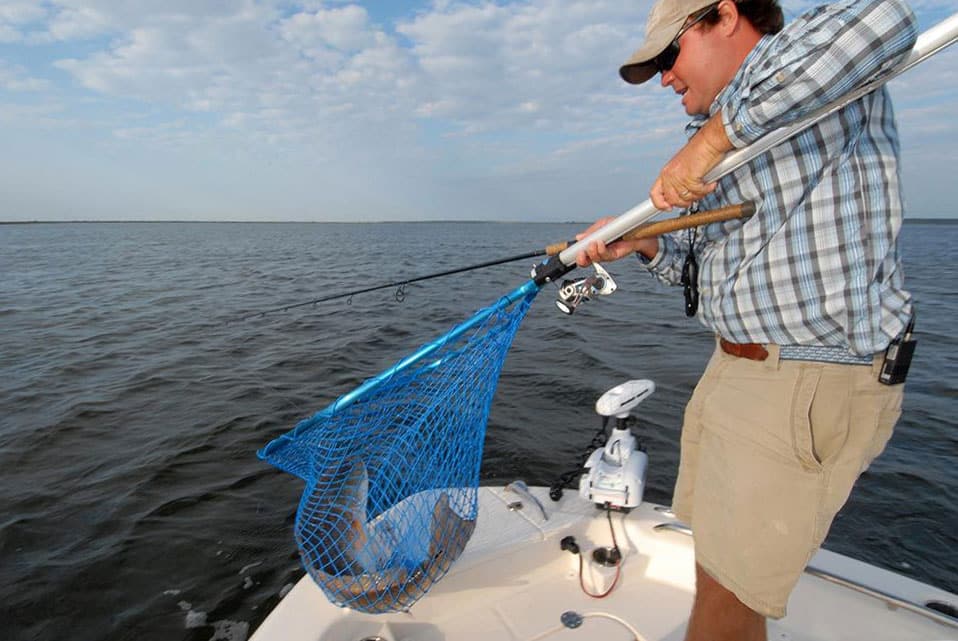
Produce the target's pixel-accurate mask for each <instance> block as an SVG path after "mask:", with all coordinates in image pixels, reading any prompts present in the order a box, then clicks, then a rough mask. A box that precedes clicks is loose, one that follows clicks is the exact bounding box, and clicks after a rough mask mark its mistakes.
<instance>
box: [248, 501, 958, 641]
mask: <svg viewBox="0 0 958 641" xmlns="http://www.w3.org/2000/svg"><path fill="white" fill-rule="evenodd" d="M532 492H533V494H534V495H535V496H537V497H538V498H539V500H540V501H541V503H542V505H543V506H544V507H545V509H546V511H547V513H548V515H549V518H548V520H544V519H543V518H542V516H541V513H540V512H539V509H538V508H537V507H536V506H535V505H534V504H532V503H530V502H529V501H528V500H523V499H521V498H520V497H519V496H517V495H516V494H514V493H512V492H508V491H505V490H504V489H503V488H501V487H491V488H482V490H481V491H480V498H479V500H480V512H479V520H478V523H477V527H476V531H475V534H474V535H473V537H472V539H471V540H470V542H469V545H468V547H467V548H466V550H465V552H464V553H463V555H462V557H461V558H460V559H459V560H458V561H457V562H456V564H455V565H453V567H452V569H451V570H450V572H449V574H448V575H447V576H446V577H445V578H443V579H442V580H441V581H439V582H438V583H437V584H436V585H435V586H433V588H432V590H431V591H430V592H429V594H427V595H426V597H424V598H423V599H422V600H421V601H420V602H419V603H417V604H416V605H414V606H413V608H412V609H411V610H410V612H408V613H400V614H390V615H375V616H374V615H365V614H360V613H357V612H353V611H350V610H345V609H341V608H337V607H335V606H332V605H330V604H329V603H328V602H327V600H326V598H325V596H324V595H323V593H322V592H321V591H320V589H319V588H318V587H317V586H316V585H315V584H314V583H313V582H312V580H311V579H310V578H309V577H308V576H306V577H304V578H303V579H302V580H301V581H300V582H299V583H297V584H296V586H295V587H294V588H293V589H292V590H291V591H290V593H289V594H288V595H286V597H285V598H284V599H283V600H282V601H281V602H280V603H279V604H278V605H277V606H276V608H275V609H274V610H273V612H272V613H271V614H270V616H269V617H268V618H267V619H266V620H265V621H264V622H263V624H262V625H261V626H260V628H259V629H258V630H257V631H256V633H255V634H254V635H253V637H252V641H273V640H276V641H279V640H282V641H300V640H302V641H306V640H309V641H320V640H321V641H473V640H476V641H479V640H481V641H498V640H502V641H519V640H521V641H533V640H548V641H566V640H567V641H573V640H580V641H593V640H596V639H602V640H603V641H618V640H622V641H626V640H631V639H636V638H638V639H640V640H644V641H653V640H654V641H681V640H682V638H683V636H684V634H685V624H686V619H687V617H688V613H689V608H690V606H691V602H692V593H693V589H694V560H693V559H694V557H693V547H692V538H691V537H690V536H688V534H687V533H683V531H682V530H683V528H682V526H681V524H678V523H677V522H675V520H674V519H672V518H671V516H670V515H669V514H668V512H667V511H666V510H663V509H661V508H657V507H655V506H653V505H650V504H643V505H642V506H640V507H639V508H637V509H635V510H633V511H632V512H631V513H630V514H628V515H622V514H613V517H612V521H613V524H614V525H615V529H616V536H617V537H618V544H619V547H620V549H621V551H622V554H623V563H622V568H621V577H620V578H619V581H618V584H617V585H616V587H615V589H614V590H613V591H612V592H611V594H610V595H609V596H608V597H606V598H604V599H595V598H592V597H589V596H587V595H586V594H584V593H583V591H582V589H581V588H580V585H579V565H578V559H577V557H575V556H574V555H572V554H571V553H569V552H566V551H563V550H561V549H560V546H559V542H560V540H561V539H562V538H563V537H565V536H567V535H573V536H574V537H575V538H576V541H577V542H578V544H579V546H580V547H581V549H582V552H583V554H584V555H585V559H586V560H587V561H589V560H590V559H591V552H592V550H593V549H594V548H596V547H607V546H611V544H612V540H611V537H610V533H609V525H608V521H607V519H606V516H605V513H604V512H602V511H600V510H598V509H596V508H595V506H593V505H591V504H589V503H586V502H585V501H583V500H582V499H580V498H579V496H578V495H577V494H576V493H575V492H574V491H571V490H570V491H566V493H565V497H563V499H562V500H561V501H560V502H558V503H554V502H552V501H551V500H549V498H548V492H547V490H546V489H545V488H532ZM516 501H521V502H522V503H523V506H522V508H521V509H510V508H509V505H510V504H512V503H515V502H516ZM656 526H658V527H656ZM585 567H586V571H585V586H586V587H587V588H588V589H589V590H590V591H592V592H602V591H604V590H605V588H606V587H607V586H608V585H610V583H611V580H612V578H613V576H614V574H615V570H614V569H611V568H601V567H600V566H598V565H597V564H595V563H592V562H587V563H586V564H585ZM810 568H811V571H810V572H808V573H806V574H805V575H804V576H803V577H802V580H801V581H800V583H799V585H798V587H797V588H796V590H795V592H794V594H793V595H792V598H791V601H790V602H789V606H788V616H787V617H786V618H785V619H782V620H781V621H770V622H769V634H768V638H769V640H770V641H813V640H815V641H818V640H823V641H824V640H829V641H833V640H849V641H851V640H855V641H860V640H861V641H864V640H868V641H884V640H888V641H906V640H907V641H944V640H950V641H958V621H956V620H954V619H950V618H949V617H946V616H944V615H940V614H938V613H937V612H935V611H934V610H927V609H925V608H922V607H921V604H925V603H928V602H930V601H938V602H944V603H949V604H951V605H952V606H956V605H958V598H956V597H955V595H952V594H949V593H947V592H943V591H941V590H937V589H935V588H932V587H930V586H927V585H924V584H921V583H919V582H916V581H913V580H910V579H907V578H904V577H901V576H899V575H896V574H894V573H891V572H887V571H885V570H881V569H878V568H875V567H873V566H869V565H866V564H863V563H860V562H858V561H854V560H852V559H849V558H847V557H843V556H841V555H837V554H834V553H830V552H827V551H824V550H823V551H821V552H819V553H818V554H817V555H816V556H815V558H814V559H813V561H812V563H811V566H810ZM816 571H819V572H824V573H826V574H828V575H833V576H832V578H822V577H821V576H817V575H816V574H815V572H816ZM834 576H837V577H842V578H844V579H845V580H847V581H850V582H851V583H855V584H861V585H864V586H867V588H868V589H870V590H873V591H877V592H879V593H883V594H884V595H886V596H887V597H889V598H883V597H881V596H878V595H876V594H868V593H866V592H863V591H861V590H860V589H856V588H854V587H849V586H848V585H846V584H840V583H836V581H835V579H834ZM896 603H897V604H896ZM908 603H913V604H918V607H914V606H909V605H908ZM570 611H572V612H575V613H578V614H580V615H584V616H585V618H584V620H583V621H582V622H581V625H580V626H579V627H576V628H569V627H566V626H565V625H564V624H563V623H562V621H561V619H560V617H562V615H563V613H566V612H570Z"/></svg>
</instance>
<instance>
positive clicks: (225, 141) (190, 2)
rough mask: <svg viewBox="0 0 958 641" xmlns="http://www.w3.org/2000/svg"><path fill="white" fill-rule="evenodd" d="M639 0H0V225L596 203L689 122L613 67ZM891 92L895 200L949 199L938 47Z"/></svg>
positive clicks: (957, 93) (629, 186)
mask: <svg viewBox="0 0 958 641" xmlns="http://www.w3.org/2000/svg"><path fill="white" fill-rule="evenodd" d="M814 4H817V3H812V2H810V1H808V0H797V1H795V0H787V1H786V2H784V3H783V6H784V8H785V14H786V19H788V18H791V17H795V16H796V15H798V14H799V13H801V12H802V11H803V10H805V9H806V8H809V7H811V6H814ZM650 6H651V2H650V1H649V0H633V1H623V0H515V1H510V0H500V1H499V2H494V3H493V2H483V1H477V2H472V1H470V2H458V1H453V0H433V1H432V2H421V1H418V0H408V1H405V2H399V1H391V2H387V1H384V0H377V1H370V2H349V1H341V0H328V1H322V0H256V1H251V0H123V1H117V0H0V221H28V220H41V221H45V220H237V221H254V220H255V221H384V220H500V221H542V222H546V221H592V220H595V219H596V218H598V217H600V216H605V215H617V214H619V213H622V212H623V211H626V210H628V209H629V208H631V207H632V206H634V205H636V204H638V203H640V202H642V201H644V200H645V199H646V198H647V197H648V190H649V187H650V186H651V184H652V182H653V180H654V179H655V176H656V175H657V172H658V169H659V168H660V167H661V165H662V164H663V163H664V162H665V161H666V160H668V158H670V157H671V155H672V154H673V153H674V152H675V151H677V150H678V149H679V148H680V147H681V145H682V144H683V139H684V135H683V133H682V132H683V125H684V124H685V122H686V120H687V117H686V116H685V114H684V112H683V110H682V108H681V105H680V103H679V97H678V96H676V95H675V94H674V93H673V92H672V91H671V90H667V89H663V88H662V87H660V86H659V85H658V82H657V79H656V81H654V82H649V83H646V84H645V85H641V86H639V87H634V86H631V85H628V84H626V83H624V82H622V81H621V80H620V79H619V76H618V68H619V65H620V64H621V63H622V62H624V61H625V59H626V58H627V57H628V56H629V55H630V53H631V52H632V51H633V50H634V49H635V48H636V46H638V44H639V41H640V40H641V35H642V33H643V31H644V24H645V18H646V15H647V13H648V10H649V7H650ZM912 7H913V8H914V9H915V12H916V14H917V16H918V19H919V26H920V29H921V30H922V31H924V30H925V29H927V28H929V27H930V26H932V25H934V24H935V23H937V22H938V21H940V20H942V19H943V18H945V17H947V16H948V15H951V14H952V13H954V12H956V11H958V0H915V1H914V2H913V3H912ZM890 87H891V91H892V96H893V98H894V101H895V109H896V114H897V116H898V124H899V131H900V135H901V141H902V158H903V164H902V175H903V182H904V192H905V203H906V212H907V213H906V216H907V217H954V216H956V215H958V214H956V209H958V206H956V204H955V203H956V201H958V179H956V175H958V174H956V168H958V118H955V117H954V113H955V111H956V108H958V46H953V47H951V48H950V49H947V50H945V51H944V52H942V53H940V54H938V55H937V56H936V57H935V58H933V59H932V60H930V61H928V62H926V63H924V64H922V65H920V66H919V67H917V68H915V69H913V70H911V71H910V72H908V73H907V74H906V75H904V76H902V77H900V78H899V79H896V80H894V81H892V83H891V85H890Z"/></svg>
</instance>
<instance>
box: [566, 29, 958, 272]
mask: <svg viewBox="0 0 958 641" xmlns="http://www.w3.org/2000/svg"><path fill="white" fill-rule="evenodd" d="M956 40H958V13H955V14H952V15H951V16H949V17H948V18H945V19H944V20H942V21H941V22H939V23H938V24H937V25H935V26H934V27H931V28H930V29H928V30H926V31H925V32H924V33H922V34H921V35H919V36H918V40H917V41H916V42H915V46H914V47H913V48H912V50H911V53H909V54H908V55H907V56H905V57H904V58H903V59H902V60H901V61H900V62H899V63H898V64H897V65H896V66H895V67H893V68H892V69H891V70H889V71H888V72H887V73H884V74H882V76H881V77H879V78H876V79H875V80H873V81H872V82H869V83H867V84H865V85H863V86H862V87H860V88H859V89H856V90H853V91H851V92H850V93H848V94H846V95H845V96H843V97H841V98H839V99H838V100H836V101H835V102H833V103H832V104H830V105H827V106H825V107H823V108H822V109H820V110H818V111H815V112H812V113H811V114H809V115H808V116H807V117H805V118H803V119H801V120H798V121H796V122H794V123H792V124H791V125H788V126H785V127H783V128H781V129H776V130H775V131H772V132H770V133H769V134H767V135H766V136H763V137H762V138H759V139H758V140H757V141H755V142H754V143H752V144H751V145H749V146H747V147H743V148H741V149H737V150H735V151H733V152H731V153H729V154H726V155H725V157H724V158H723V159H722V161H721V162H719V164H718V165H716V166H715V167H713V168H712V171H710V172H708V173H707V174H706V175H705V177H704V178H703V182H706V183H710V182H715V181H716V180H718V179H719V178H722V177H723V176H725V175H726V174H729V173H731V172H733V171H735V170H736V169H738V168H739V167H741V166H742V165H745V164H747V163H749V162H751V161H752V160H753V159H754V158H756V157H758V156H759V155H761V154H763V153H765V152H766V151H768V150H769V149H771V148H772V147H774V146H775V145H777V144H779V143H780V142H782V141H783V140H786V139H788V138H790V137H792V136H793V135H795V134H796V133H798V132H799V131H802V130H804V129H807V128H808V127H810V126H812V125H813V124H815V123H816V122H818V121H819V120H821V119H822V118H824V117H825V116H827V115H829V114H830V113H832V112H834V111H836V110H838V109H841V108H842V107H844V106H845V105H847V104H848V103H850V102H852V101H854V100H858V99H859V98H860V97H862V96H863V95H865V94H866V93H868V92H871V91H874V90H875V89H877V88H878V87H880V86H882V85H883V84H885V83H886V82H888V81H889V80H891V79H892V78H894V77H896V76H898V75H900V74H901V73H903V72H905V71H907V70H908V69H911V68H912V67H914V66H915V65H917V64H919V63H920V62H922V61H924V60H926V59H928V58H930V57H931V56H933V55H935V54H936V53H938V52H939V51H941V50H942V49H945V48H946V47H948V46H949V45H952V44H954V42H955V41H956ZM658 213H659V210H658V209H656V207H655V205H653V204H652V201H651V200H646V201H645V202H643V203H640V204H638V205H636V206H635V207H633V208H632V209H630V210H628V211H627V212H625V213H624V214H621V215H620V216H619V217H618V218H616V219H615V220H613V221H612V222H610V223H609V224H608V225H605V226H604V227H601V228H599V229H597V230H595V231H594V232H592V233H591V234H589V235H588V236H586V237H585V238H583V239H582V240H580V241H579V242H577V243H575V244H574V245H572V246H571V247H567V248H566V249H564V250H562V252H560V253H559V254H558V256H557V258H558V261H559V262H560V263H561V264H562V265H564V266H565V268H566V269H571V268H573V267H574V266H575V258H576V256H577V255H578V254H579V252H581V251H585V249H586V248H587V247H588V246H589V245H590V244H591V243H594V242H596V241H599V240H601V241H603V242H605V243H610V242H612V241H614V240H616V239H618V238H621V237H622V236H623V235H625V234H626V233H628V232H629V231H631V230H632V229H635V228H636V227H638V226H639V225H641V224H642V223H644V222H646V221H647V220H649V219H651V218H652V217H654V216H655V215H656V214H658ZM554 267H555V268H556V269H554V271H555V272H556V273H558V272H560V271H561V269H557V268H558V267H559V266H558V265H556V266H554ZM550 278H551V274H550Z"/></svg>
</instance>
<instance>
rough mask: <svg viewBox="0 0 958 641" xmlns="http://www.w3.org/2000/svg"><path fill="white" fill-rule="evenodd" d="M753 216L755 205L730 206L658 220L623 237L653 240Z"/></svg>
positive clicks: (625, 238) (640, 226) (641, 226)
mask: <svg viewBox="0 0 958 641" xmlns="http://www.w3.org/2000/svg"><path fill="white" fill-rule="evenodd" d="M753 215H755V204H754V203H742V204H740V205H729V206H728V207H720V208H718V209H710V210H709V211H700V212H698V213H695V214H688V215H686V216H678V217H677V218H669V219H668V220H657V221H655V222H654V223H645V224H644V225H639V226H638V227H636V228H635V229H633V230H632V231H630V232H628V233H626V234H625V235H624V236H623V237H622V240H639V239H641V238H652V237H654V236H661V235H662V234H667V233H669V232H673V231H679V230H680V229H689V228H690V227H699V226H701V225H709V224H711V223H721V222H725V221H726V220H734V219H736V218H751V217H752V216H753Z"/></svg>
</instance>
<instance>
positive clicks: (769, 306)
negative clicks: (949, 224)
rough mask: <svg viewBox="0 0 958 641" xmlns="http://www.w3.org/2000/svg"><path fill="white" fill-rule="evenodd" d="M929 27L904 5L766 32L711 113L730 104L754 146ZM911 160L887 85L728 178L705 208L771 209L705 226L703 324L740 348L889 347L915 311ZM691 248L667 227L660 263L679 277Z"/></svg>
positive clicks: (887, 60)
mask: <svg viewBox="0 0 958 641" xmlns="http://www.w3.org/2000/svg"><path fill="white" fill-rule="evenodd" d="M916 35H917V29H916V21H915V17H914V14H913V13H912V12H911V9H909V7H908V6H907V5H906V4H905V3H904V2H902V1H901V0H870V1H861V0H856V1H845V2H839V3H836V4H832V5H827V6H824V7H820V8H817V9H814V10H812V11H810V12H808V13H806V14H804V15H803V16H801V17H800V18H798V19H796V20H795V21H794V22H792V23H791V24H789V25H788V26H787V27H786V28H785V29H783V30H782V31H781V32H780V33H778V34H776V35H766V36H764V37H763V38H762V39H761V40H760V41H759V43H758V44H757V45H756V46H755V48H754V49H753V50H752V51H751V52H750V53H749V55H748V57H747V58H746V59H745V61H744V62H743V64H742V66H741V68H740V69H739V70H738V73H737V75H736V76H735V78H734V79H733V80H732V81H731V83H729V85H728V86H727V87H726V88H725V89H724V90H723V91H722V92H721V93H720V94H719V96H718V97H717V98H716V100H715V101H714V103H713V104H712V106H711V114H714V113H716V112H717V111H719V110H721V112H722V119H723V123H724V125H725V130H726V133H727V134H728V136H729V139H730V140H731V142H732V144H733V145H734V146H735V147H743V146H745V145H748V144H749V143H752V142H754V141H755V140H757V139H758V138H760V137H762V136H763V135H764V134H766V133H768V132H769V131H772V130H774V129H777V128H779V127H781V126H783V125H786V124H788V123H790V122H792V121H794V120H796V119H798V118H801V117H802V116H804V115H806V114H808V113H809V112H811V111H813V110H815V109H817V108H819V107H821V106H823V105H825V104H828V103H830V102H832V101H834V100H836V99H838V98H840V97H841V96H842V95H844V94H846V93H847V92H848V91H849V90H850V89H852V88H854V87H856V86H859V85H861V84H862V83H863V82H865V81H867V80H870V79H871V78H872V77H874V76H875V75H876V74H880V73H882V71H883V70H886V69H888V68H889V67H891V66H893V65H894V64H895V63H896V62H898V61H899V60H900V59H901V58H902V57H903V56H904V55H905V54H907V53H908V52H909V51H910V49H911V47H912V46H913V45H914V43H915V39H916ZM704 123H705V117H704V116H703V117H699V118H697V119H696V120H694V121H693V122H692V123H690V124H689V125H688V127H687V132H688V133H689V135H690V136H691V135H693V134H694V133H695V132H696V131H698V128H699V127H701V126H702V125H703V124H704ZM898 159H899V145H898V133H897V130H896V127H895V119H894V114H893V113H892V106H891V101H890V99H889V96H888V93H887V91H886V90H885V89H884V88H882V89H880V90H878V91H875V92H873V93H871V94H869V95H868V96H865V97H863V98H861V99H859V100H856V101H855V102H853V103H851V104H849V105H848V106H846V107H844V108H842V109H841V110H839V111H837V112H835V113H833V114H831V115H830V116H828V117H826V118H825V119H824V120H822V121H820V122H819V123H818V124H816V125H814V126H813V127H811V128H809V129H806V130H805V131H804V132H802V133H800V134H798V135H797V136H795V137H793V138H792V139H791V140H789V141H786V142H783V143H781V144H779V145H778V146H776V147H775V148H774V149H772V150H770V151H768V152H766V153H765V154H763V155H761V156H760V157H759V158H757V159H755V160H753V161H752V162H751V163H749V164H748V165H746V166H745V167H742V168H740V169H738V170H736V171H734V172H733V173H731V174H729V175H728V176H726V177H724V178H723V179H721V180H720V181H719V183H718V187H717V188H716V190H715V191H714V192H713V193H711V194H709V195H708V196H706V197H705V198H703V199H702V200H701V202H700V203H699V205H700V208H701V209H706V210H707V209H713V208H715V207H720V206H723V205H727V204H730V203H741V202H746V201H751V202H754V203H755V205H756V207H757V212H756V215H755V216H753V217H752V218H751V219H750V220H748V221H746V222H744V223H742V222H740V221H734V222H727V223H716V224H713V225H709V226H708V227H706V228H704V229H700V230H699V232H698V237H697V241H696V242H695V254H696V257H697V259H698V261H699V264H700V271H699V288H700V292H701V302H700V307H699V310H700V311H699V319H700V320H701V322H702V323H703V324H705V325H706V326H707V327H709V328H711V329H713V330H714V331H715V332H717V333H718V334H720V335H721V336H723V337H724V338H726V339H728V340H731V341H734V342H739V343H778V344H780V345H823V346H829V347H845V348H847V349H849V350H850V351H851V352H853V353H856V354H861V355H865V354H871V353H874V352H879V351H882V350H884V349H885V347H886V346H887V345H888V343H889V341H890V340H891V338H893V337H894V336H896V335H897V334H899V333H900V332H901V331H902V329H903V328H904V326H905V323H906V322H907V319H908V317H909V316H910V315H911V297H910V295H909V294H908V292H906V291H905V290H904V288H903V285H904V282H903V275H902V266H901V260H900V255H899V245H898V233H899V230H900V228H901V219H902V200H901V195H900V193H899V172H898ZM688 250H689V243H688V237H687V235H686V232H680V233H676V234H673V235H669V236H663V237H661V238H660V241H659V252H658V255H657V256H656V257H655V258H654V259H653V260H652V261H650V262H649V263H648V264H647V267H648V268H649V269H650V270H651V271H652V273H653V274H655V275H656V277H657V278H659V279H660V280H661V281H663V282H666V283H669V284H676V283H677V282H678V281H679V278H680V275H681V268H682V262H683V260H684V258H685V255H686V254H687V253H688Z"/></svg>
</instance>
